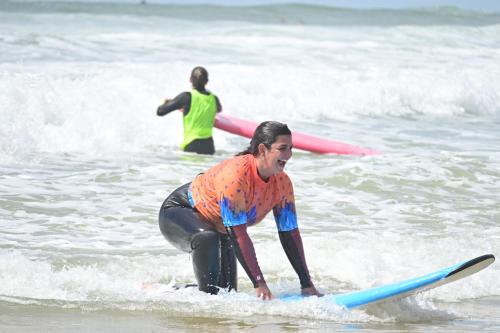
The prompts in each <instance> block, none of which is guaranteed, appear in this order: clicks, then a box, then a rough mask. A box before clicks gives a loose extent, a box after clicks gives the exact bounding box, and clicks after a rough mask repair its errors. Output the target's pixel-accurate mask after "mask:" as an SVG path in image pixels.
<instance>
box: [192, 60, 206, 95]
mask: <svg viewBox="0 0 500 333" xmlns="http://www.w3.org/2000/svg"><path fill="white" fill-rule="evenodd" d="M189 79H190V81H191V83H192V84H193V87H194V88H195V89H196V90H205V85H206V84H207V82H208V72H207V70H206V69H205V68H203V67H201V66H198V67H195V68H193V70H192V71H191V77H190V78H189Z"/></svg>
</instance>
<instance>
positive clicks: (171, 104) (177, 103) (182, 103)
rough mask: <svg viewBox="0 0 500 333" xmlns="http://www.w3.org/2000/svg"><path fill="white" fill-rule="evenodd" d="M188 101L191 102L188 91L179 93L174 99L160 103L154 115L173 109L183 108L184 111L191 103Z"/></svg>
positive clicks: (163, 113)
mask: <svg viewBox="0 0 500 333" xmlns="http://www.w3.org/2000/svg"><path fill="white" fill-rule="evenodd" d="M188 101H189V103H188ZM190 102H191V93H190V92H183V93H180V94H179V95H177V96H176V97H175V98H174V99H167V100H165V103H163V104H162V105H160V106H159V107H158V109H157V110H156V115H158V116H164V115H166V114H168V113H170V112H172V111H174V110H180V109H184V112H186V108H189V106H190V104H191V103H190ZM188 111H189V110H188Z"/></svg>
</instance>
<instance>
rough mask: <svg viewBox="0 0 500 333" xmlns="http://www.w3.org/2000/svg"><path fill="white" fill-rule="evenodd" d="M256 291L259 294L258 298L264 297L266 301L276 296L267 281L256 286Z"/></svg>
mask: <svg viewBox="0 0 500 333" xmlns="http://www.w3.org/2000/svg"><path fill="white" fill-rule="evenodd" d="M255 293H256V294H257V297H258V298H262V299H263V300H264V301H269V300H271V299H273V298H274V297H273V294H272V293H271V290H269V288H268V287H267V284H265V283H263V284H261V285H259V286H258V287H257V288H255Z"/></svg>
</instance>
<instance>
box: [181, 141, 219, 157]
mask: <svg viewBox="0 0 500 333" xmlns="http://www.w3.org/2000/svg"><path fill="white" fill-rule="evenodd" d="M184 151H186V152H190V153H197V154H204V155H213V154H215V145H214V139H213V138H212V137H210V138H206V139H196V140H193V141H191V142H190V143H189V144H188V145H187V146H186V147H184Z"/></svg>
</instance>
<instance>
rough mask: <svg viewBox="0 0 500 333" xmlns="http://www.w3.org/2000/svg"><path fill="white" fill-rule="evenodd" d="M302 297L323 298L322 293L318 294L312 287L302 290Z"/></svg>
mask: <svg viewBox="0 0 500 333" xmlns="http://www.w3.org/2000/svg"><path fill="white" fill-rule="evenodd" d="M301 294H302V296H318V297H323V296H325V295H323V294H322V293H320V292H319V291H318V290H317V289H316V287H315V286H314V285H312V286H310V287H307V288H304V289H302V290H301Z"/></svg>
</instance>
